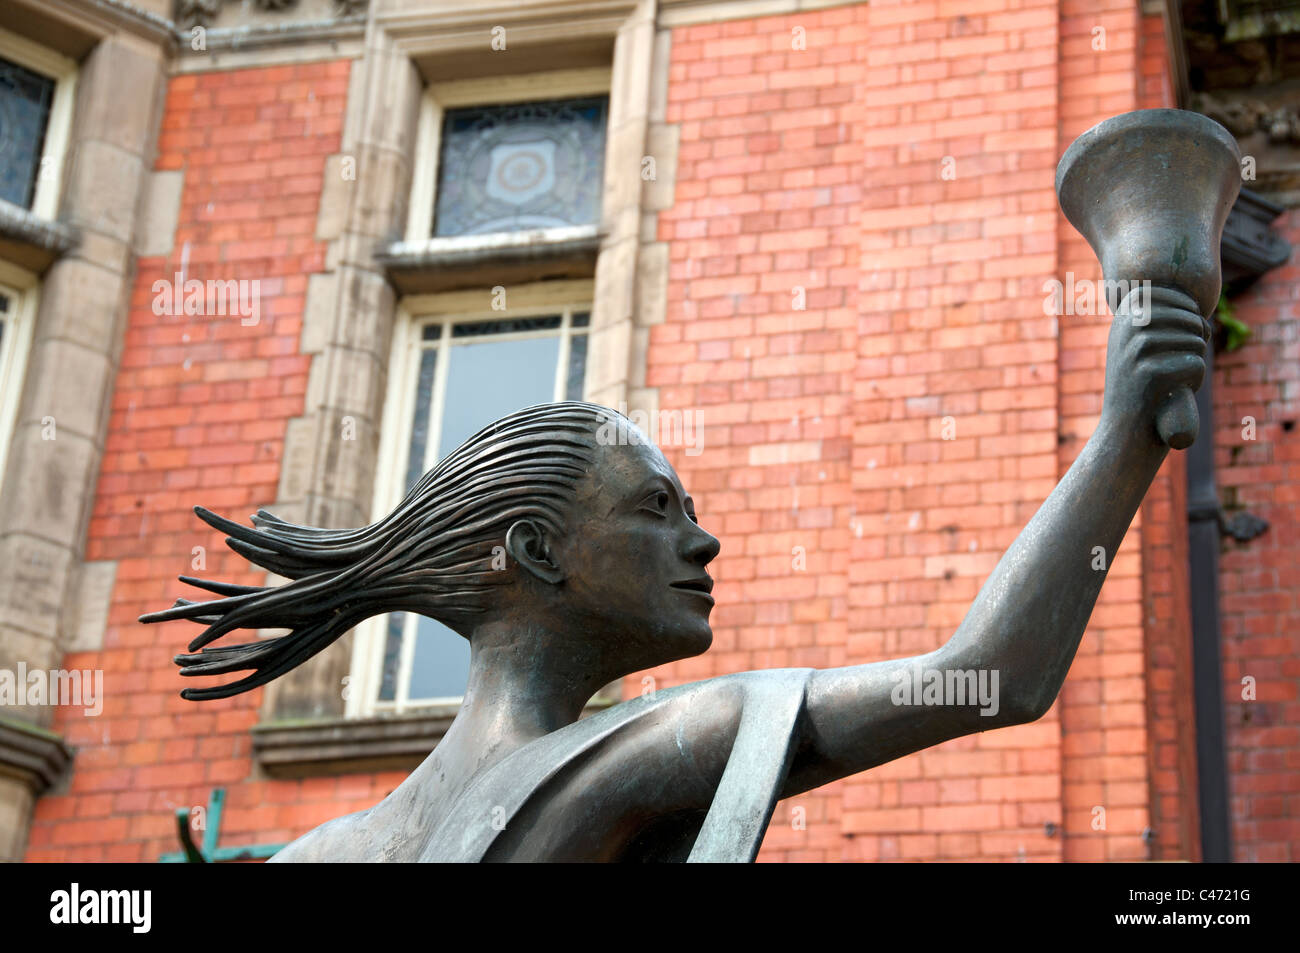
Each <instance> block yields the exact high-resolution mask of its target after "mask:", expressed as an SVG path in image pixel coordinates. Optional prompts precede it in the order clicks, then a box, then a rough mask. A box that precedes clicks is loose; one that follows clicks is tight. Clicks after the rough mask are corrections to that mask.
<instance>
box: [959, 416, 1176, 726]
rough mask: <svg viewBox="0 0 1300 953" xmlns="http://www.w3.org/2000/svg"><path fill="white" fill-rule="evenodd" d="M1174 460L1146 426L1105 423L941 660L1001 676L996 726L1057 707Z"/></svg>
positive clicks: (979, 598) (1005, 559) (1016, 545)
mask: <svg viewBox="0 0 1300 953" xmlns="http://www.w3.org/2000/svg"><path fill="white" fill-rule="evenodd" d="M1167 453H1168V450H1167V448H1165V447H1164V446H1163V445H1161V444H1160V443H1158V442H1157V441H1156V440H1155V439H1154V435H1153V434H1146V433H1144V432H1142V429H1141V428H1140V426H1139V425H1135V424H1130V423H1129V422H1128V421H1124V420H1115V421H1110V420H1108V419H1107V418H1105V417H1103V419H1102V423H1101V425H1100V426H1099V427H1098V428H1097V432H1096V433H1094V434H1093V436H1092V438H1091V439H1090V440H1089V441H1088V443H1087V445H1086V446H1085V447H1084V449H1083V451H1082V452H1081V453H1080V454H1079V456H1078V458H1077V459H1076V460H1075V462H1074V465H1073V466H1071V467H1070V469H1069V471H1068V472H1067V473H1066V474H1065V476H1064V477H1063V478H1062V479H1061V482H1060V483H1059V484H1058V485H1057V487H1056V489H1054V490H1053V491H1052V494H1051V495H1050V496H1049V497H1048V498H1047V500H1046V502H1044V503H1043V505H1042V506H1041V507H1040V508H1039V510H1038V512H1037V513H1036V514H1034V517H1033V519H1031V520H1030V521H1029V524H1028V525H1027V526H1026V527H1025V528H1024V530H1023V531H1022V532H1021V533H1020V535H1019V536H1018V537H1017V538H1016V541H1015V542H1014V543H1012V545H1011V548H1010V549H1008V550H1007V552H1006V554H1005V555H1003V557H1002V559H1001V560H999V562H998V564H997V566H996V567H995V568H994V570H993V573H992V575H990V576H989V578H988V581H987V582H986V583H985V584H984V587H983V588H982V589H981V590H980V593H979V595H978V596H977V597H976V599H975V602H974V603H973V604H972V605H971V609H970V612H969V613H968V614H967V615H966V618H965V619H964V620H963V621H962V624H961V626H960V627H959V628H958V629H957V632H956V633H955V634H954V635H953V637H952V639H951V640H950V641H949V642H948V643H947V644H946V645H945V646H944V647H943V648H942V649H941V650H940V651H939V653H937V654H938V656H939V657H940V658H941V659H942V662H941V663H940V664H941V665H942V666H943V667H952V668H959V669H988V670H996V671H997V672H998V682H999V686H1000V694H1001V698H1002V709H1003V712H1002V717H1001V718H1000V719H999V720H1003V721H1007V722H1017V721H1024V720H1031V719H1033V718H1037V717H1040V716H1041V715H1042V714H1043V713H1044V712H1045V711H1046V710H1047V709H1048V708H1049V707H1050V706H1051V704H1052V702H1053V701H1054V700H1055V698H1056V696H1057V693H1058V692H1059V691H1060V689H1061V685H1062V683H1063V682H1064V681H1065V676H1066V673H1067V672H1068V670H1069V668H1070V663H1071V661H1072V660H1073V658H1074V653H1075V651H1076V650H1077V649H1078V646H1079V641H1080V639H1081V638H1082V636H1083V632H1084V629H1085V627H1086V626H1087V624H1088V619H1089V617H1090V616H1091V615H1092V610H1093V606H1094V605H1095V604H1096V602H1097V596H1098V594H1099V593H1100V591H1101V586H1102V583H1103V582H1104V581H1105V578H1106V574H1107V572H1108V571H1109V569H1110V566H1111V564H1112V563H1113V561H1114V559H1115V553H1116V550H1117V549H1118V548H1119V545H1120V542H1121V541H1122V540H1123V538H1124V534H1125V532H1127V530H1128V527H1129V524H1130V523H1131V522H1132V520H1133V515H1134V514H1135V513H1136V512H1137V509H1138V506H1139V505H1140V504H1141V502H1142V497H1143V496H1144V495H1145V493H1146V491H1147V488H1148V487H1149V486H1150V485H1151V481H1152V480H1153V479H1154V478H1155V475H1156V472H1157V471H1158V470H1159V469H1160V464H1161V462H1162V461H1163V460H1164V458H1165V455H1166V454H1167ZM990 727H992V726H991V725H990Z"/></svg>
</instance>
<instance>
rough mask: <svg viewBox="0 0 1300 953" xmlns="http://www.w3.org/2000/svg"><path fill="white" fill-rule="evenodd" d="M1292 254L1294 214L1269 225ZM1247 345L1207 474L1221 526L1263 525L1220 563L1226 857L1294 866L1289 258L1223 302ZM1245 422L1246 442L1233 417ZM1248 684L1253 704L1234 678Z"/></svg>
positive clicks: (1298, 829) (1299, 450) (1298, 243)
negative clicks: (1228, 826) (1258, 521)
mask: <svg viewBox="0 0 1300 953" xmlns="http://www.w3.org/2000/svg"><path fill="white" fill-rule="evenodd" d="M1273 228H1274V230H1275V231H1277V232H1280V233H1281V234H1283V235H1284V236H1285V237H1286V238H1287V240H1288V241H1290V243H1291V247H1292V249H1300V213H1298V212H1297V211H1296V210H1295V209H1291V210H1290V211H1288V212H1287V213H1286V214H1285V215H1284V216H1283V217H1282V218H1280V219H1278V221H1277V222H1276V223H1275V224H1274V226H1273ZM1233 306H1234V309H1235V312H1236V316H1237V317H1238V318H1239V319H1241V320H1242V321H1244V322H1245V323H1246V324H1247V325H1249V326H1250V328H1251V330H1252V334H1251V337H1250V338H1249V340H1248V341H1247V343H1246V344H1245V345H1244V346H1243V347H1242V348H1241V349H1240V350H1238V351H1235V352H1234V353H1232V354H1221V355H1219V357H1218V363H1217V364H1216V367H1215V381H1214V424H1215V437H1216V451H1215V456H1216V459H1215V467H1216V474H1215V476H1216V479H1217V481H1218V485H1219V498H1220V499H1221V500H1222V501H1224V503H1225V504H1226V505H1227V507H1228V508H1227V510H1226V515H1228V516H1231V515H1232V514H1233V513H1234V512H1235V511H1236V508H1237V507H1242V508H1244V509H1246V510H1247V511H1249V512H1251V513H1253V514H1255V515H1256V516H1260V517H1263V518H1264V519H1265V520H1267V521H1268V523H1269V528H1268V531H1267V532H1266V533H1264V535H1262V536H1259V537H1257V538H1256V539H1253V540H1251V541H1250V542H1248V543H1237V542H1235V541H1233V540H1231V539H1225V541H1224V544H1223V547H1222V550H1221V555H1220V557H1219V573H1220V575H1219V579H1220V582H1219V598H1220V609H1221V615H1222V621H1221V626H1222V636H1223V676H1224V693H1225V694H1224V718H1225V722H1226V727H1227V733H1228V769H1229V775H1230V777H1229V782H1228V783H1229V794H1230V796H1231V803H1232V818H1233V826H1232V837H1233V855H1234V859H1236V860H1238V861H1297V860H1300V697H1297V686H1300V260H1298V259H1297V253H1296V252H1295V251H1293V252H1292V256H1291V261H1290V262H1288V263H1287V264H1286V265H1284V266H1283V267H1281V268H1278V269H1276V270H1275V271H1271V272H1269V273H1268V274H1267V275H1265V276H1264V277H1263V278H1261V279H1260V281H1259V282H1258V283H1257V284H1256V285H1255V286H1254V287H1253V288H1251V289H1250V290H1249V291H1248V292H1246V293H1245V294H1244V295H1242V296H1241V297H1240V298H1238V299H1237V300H1235V301H1234V302H1233ZM1246 417H1252V418H1254V420H1255V425H1256V436H1255V439H1254V440H1249V439H1245V438H1244V434H1243V430H1244V425H1243V423H1242V421H1243V419H1244V418H1246ZM1247 676H1249V677H1251V678H1253V679H1254V680H1255V692H1256V698H1255V700H1254V701H1247V700H1244V699H1243V697H1242V690H1243V686H1242V679H1243V678H1245V677H1247Z"/></svg>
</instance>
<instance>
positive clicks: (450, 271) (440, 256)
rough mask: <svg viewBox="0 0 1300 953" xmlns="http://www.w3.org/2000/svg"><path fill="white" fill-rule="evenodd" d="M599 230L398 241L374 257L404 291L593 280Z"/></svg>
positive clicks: (590, 227) (589, 227)
mask: <svg viewBox="0 0 1300 953" xmlns="http://www.w3.org/2000/svg"><path fill="white" fill-rule="evenodd" d="M600 242H601V234H600V230H599V229H598V228H597V227H596V226H595V225H576V226H572V227H568V228H540V229H534V230H532V231H526V232H498V233H493V234H490V235H466V236H456V237H452V238H430V239H427V240H426V241H423V242H395V243H393V244H390V245H386V246H384V247H382V248H380V249H379V250H378V251H377V252H376V254H375V258H376V260H377V261H378V263H379V264H380V265H381V266H382V267H383V268H384V269H385V270H386V271H387V273H388V277H389V279H390V280H391V281H392V282H393V284H394V285H395V286H396V287H397V289H398V290H399V291H400V292H402V293H403V294H427V293H430V292H435V291H454V290H456V289H457V288H473V287H482V286H484V285H485V284H486V285H488V286H495V285H510V284H519V283H522V282H525V281H542V280H545V279H550V278H590V277H591V276H592V275H593V274H595V270H596V254H597V252H599V250H600Z"/></svg>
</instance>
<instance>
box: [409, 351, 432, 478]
mask: <svg viewBox="0 0 1300 953" xmlns="http://www.w3.org/2000/svg"><path fill="white" fill-rule="evenodd" d="M437 367H438V352H437V350H436V349H434V348H431V347H430V348H425V349H424V350H422V351H421V352H420V373H419V376H418V377H417V378H416V381H415V417H414V418H413V419H412V422H411V446H410V449H409V450H408V451H407V456H406V486H405V491H407V492H409V491H410V489H411V487H413V486H415V484H416V483H418V482H419V480H420V477H422V476H424V450H425V447H427V446H428V445H429V410H430V408H431V406H432V404H433V373H434V371H435V370H436V369H437Z"/></svg>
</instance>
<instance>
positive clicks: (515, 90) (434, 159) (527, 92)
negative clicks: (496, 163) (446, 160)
mask: <svg viewBox="0 0 1300 953" xmlns="http://www.w3.org/2000/svg"><path fill="white" fill-rule="evenodd" d="M611 75H612V70H611V68H610V67H605V66H597V67H591V68H588V69H569V70H551V71H548V72H543V73H523V74H519V75H516V76H500V77H486V78H481V79H463V80H451V81H448V82H444V83H432V84H430V85H429V86H426V87H425V90H424V96H423V98H422V99H421V101H420V118H419V122H418V124H417V126H416V135H415V143H416V146H415V163H414V166H413V168H412V174H411V205H410V214H409V215H408V216H407V220H406V243H407V244H408V245H423V244H425V243H426V242H429V241H437V242H438V243H439V245H440V246H445V247H455V244H456V243H457V242H458V241H460V240H462V239H471V240H472V239H479V240H480V241H481V240H482V235H463V236H462V235H456V236H440V237H437V238H435V237H434V235H433V215H434V206H435V204H436V200H437V188H438V169H439V163H440V161H441V159H442V121H443V116H444V114H445V113H446V111H447V110H448V109H460V108H464V107H469V106H504V105H509V104H511V103H526V102H533V101H539V102H540V101H542V100H551V99H578V98H581V97H584V96H609V95H610V78H611ZM610 118H611V117H610V113H609V112H608V111H607V112H606V117H605V142H604V144H603V146H602V149H604V150H606V151H607V150H608V148H609V133H610V129H611V126H610V122H609V121H610ZM602 158H603V157H602ZM605 174H606V176H608V171H606V173H605ZM601 187H602V197H603V187H604V183H603V182H602V183H601ZM602 214H603V209H602ZM592 227H593V228H594V227H595V226H594V225H593V226H592ZM568 230H572V227H570V229H568ZM542 231H543V232H546V231H562V229H542ZM493 234H502V235H511V234H515V233H514V232H500V233H493Z"/></svg>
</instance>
